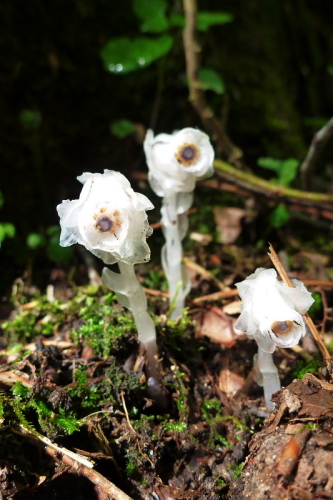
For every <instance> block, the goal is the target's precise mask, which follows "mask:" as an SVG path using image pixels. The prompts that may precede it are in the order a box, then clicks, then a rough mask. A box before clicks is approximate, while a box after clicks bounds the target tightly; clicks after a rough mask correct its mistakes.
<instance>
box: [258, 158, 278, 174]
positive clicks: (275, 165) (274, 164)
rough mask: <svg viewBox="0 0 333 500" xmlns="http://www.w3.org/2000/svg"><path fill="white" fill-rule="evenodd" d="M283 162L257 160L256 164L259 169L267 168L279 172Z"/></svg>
mask: <svg viewBox="0 0 333 500" xmlns="http://www.w3.org/2000/svg"><path fill="white" fill-rule="evenodd" d="M282 163H283V161H282V160H277V159H276V158H258V160H257V164H258V165H259V167H262V168H268V169H269V170H274V171H275V172H279V170H280V168H281V165H282Z"/></svg>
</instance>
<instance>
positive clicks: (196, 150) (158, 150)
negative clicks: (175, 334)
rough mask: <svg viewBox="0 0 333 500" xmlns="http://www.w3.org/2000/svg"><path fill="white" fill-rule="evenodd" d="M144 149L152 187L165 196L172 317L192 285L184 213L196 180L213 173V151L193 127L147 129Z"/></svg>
mask: <svg viewBox="0 0 333 500" xmlns="http://www.w3.org/2000/svg"><path fill="white" fill-rule="evenodd" d="M144 150H145V154H146V160H147V164H148V168H149V176H148V179H149V183H150V185H151V188H152V189H153V190H154V191H155V193H156V194H157V195H158V196H162V197H163V206H162V210H161V213H162V228H163V233H164V236H165V240H166V243H165V245H164V247H163V250H162V265H163V268H164V272H165V274H166V276H167V279H168V283H169V292H170V303H171V304H172V306H173V307H174V309H173V312H172V314H171V317H172V318H175V317H177V316H178V315H179V314H180V311H181V309H182V308H183V307H184V302H185V297H186V295H187V293H188V288H189V279H188V276H187V272H186V269H185V268H184V267H183V266H182V264H181V261H182V244H181V241H182V239H183V238H184V236H185V234H186V232H187V227H188V220H187V215H186V213H185V212H186V210H188V209H189V208H190V206H191V205H192V201H193V190H194V188H195V183H196V181H197V180H199V179H203V178H205V177H208V176H210V175H212V173H213V161H214V150H213V148H212V145H211V144H210V142H209V137H208V136H207V135H206V134H204V133H203V132H201V131H200V130H196V129H193V128H184V129H182V130H180V131H178V132H174V133H173V134H171V135H168V134H159V135H157V136H156V137H154V134H153V131H152V130H148V132H147V135H146V139H145V142H144Z"/></svg>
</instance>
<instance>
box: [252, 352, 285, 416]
mask: <svg viewBox="0 0 333 500" xmlns="http://www.w3.org/2000/svg"><path fill="white" fill-rule="evenodd" d="M257 359H258V368H259V371H260V373H261V376H262V385H263V387H264V397H265V404H266V408H267V409H268V410H272V409H273V407H274V404H273V403H272V401H271V398H272V394H274V392H276V391H279V390H280V389H281V384H280V379H279V375H278V371H277V368H276V366H275V364H274V361H273V355H272V354H271V353H269V352H265V351H263V350H262V349H260V347H259V348H258V358H257Z"/></svg>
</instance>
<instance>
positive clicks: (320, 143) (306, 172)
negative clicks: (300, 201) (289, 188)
mask: <svg viewBox="0 0 333 500" xmlns="http://www.w3.org/2000/svg"><path fill="white" fill-rule="evenodd" d="M332 136H333V118H331V119H330V120H329V121H328V122H327V123H326V125H325V126H324V127H323V128H322V129H320V130H319V131H318V132H317V133H316V134H315V135H314V137H313V139H312V142H311V145H310V148H309V152H308V154H307V155H306V158H305V160H304V161H303V163H302V165H301V168H300V173H301V179H302V185H303V188H304V189H309V188H310V180H311V179H310V177H311V174H312V172H313V171H314V169H315V167H316V165H317V163H318V161H319V159H320V157H321V155H322V153H323V150H324V148H325V146H326V144H327V143H328V141H329V140H330V139H331V137H332Z"/></svg>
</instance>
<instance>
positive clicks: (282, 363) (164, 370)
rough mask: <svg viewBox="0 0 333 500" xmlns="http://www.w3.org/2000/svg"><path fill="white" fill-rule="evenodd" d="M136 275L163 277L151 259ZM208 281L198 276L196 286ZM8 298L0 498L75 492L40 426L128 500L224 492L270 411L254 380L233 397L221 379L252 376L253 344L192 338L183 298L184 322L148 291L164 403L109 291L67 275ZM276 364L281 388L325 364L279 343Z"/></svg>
mask: <svg viewBox="0 0 333 500" xmlns="http://www.w3.org/2000/svg"><path fill="white" fill-rule="evenodd" d="M238 253H239V249H237V247H233V248H229V249H226V251H225V253H224V254H223V255H222V256H221V257H222V258H223V260H224V262H225V263H226V269H228V266H227V262H228V260H229V259H235V258H237V255H238ZM204 258H205V259H206V262H207V261H208V259H209V257H208V256H207V254H206V255H205V257H204ZM260 259H261V261H265V259H266V257H261V258H260ZM260 259H259V262H258V265H262V264H261V261H260ZM252 265H254V264H253V263H252ZM264 265H265V264H264ZM244 266H245V268H247V267H248V266H249V267H250V266H251V262H250V260H247V261H245V262H244ZM208 267H209V266H208ZM239 269H240V268H239ZM139 271H141V269H140V268H139ZM211 271H212V274H213V275H214V276H218V277H219V278H221V272H220V270H219V269H217V268H216V269H215V270H214V268H213V266H212V265H211ZM245 272H246V271H245ZM222 278H223V277H222ZM141 280H142V282H143V285H144V286H146V287H147V288H150V289H152V288H154V289H155V290H156V289H157V290H158V289H159V288H160V287H162V288H163V283H164V282H165V280H164V278H163V275H162V273H161V272H160V271H159V268H158V267H157V266H154V265H151V266H147V267H146V269H145V272H144V273H142V276H141ZM215 286H216V285H215V284H214V281H213V280H212V281H211V282H207V281H205V280H200V279H199V280H197V281H196V282H195V283H194V293H196V294H200V293H201V295H202V294H203V291H205V293H207V292H210V291H214V287H215ZM11 300H12V304H13V311H12V313H11V316H10V318H9V319H8V320H6V321H5V322H3V323H2V330H3V337H2V340H3V345H4V349H3V351H2V354H1V362H2V365H1V369H0V383H1V388H2V391H1V393H0V399H1V405H0V409H1V414H0V418H1V429H0V439H1V447H0V450H1V451H0V464H1V467H2V476H1V478H2V479H1V478H0V481H1V482H0V486H1V490H2V492H3V496H4V498H11V497H13V496H14V498H19V499H20V498H24V499H30V498H31V499H32V498H33V499H39V498H46V496H47V495H48V494H49V493H50V491H55V492H58V491H59V492H60V491H62V497H61V498H63V499H66V498H74V497H73V496H70V495H73V490H72V488H71V487H66V484H67V482H68V478H67V475H68V467H67V468H66V467H64V466H63V465H62V464H61V461H60V462H55V461H54V460H51V459H50V458H48V459H46V455H45V452H44V451H43V446H42V445H41V443H39V444H38V434H36V433H39V434H40V435H43V436H46V437H48V438H50V439H51V440H52V441H54V442H55V443H57V444H58V445H60V446H65V447H66V448H68V449H71V450H73V451H78V452H79V453H81V454H82V453H83V454H84V455H86V456H88V457H90V458H92V459H93V460H94V461H95V463H96V465H95V468H96V470H98V471H100V472H101V473H102V474H103V475H105V476H106V477H107V478H108V479H109V480H111V481H112V482H114V483H115V484H116V485H118V487H119V488H121V489H122V490H123V491H125V492H126V493H127V494H128V495H130V496H131V497H132V498H134V499H138V500H139V499H143V498H145V499H146V498H147V499H155V498H157V497H158V498H164V497H163V495H164V496H167V495H169V496H173V498H194V499H199V498H200V499H213V500H217V499H223V498H228V495H229V491H231V490H230V487H231V486H232V485H233V484H234V482H235V481H236V480H237V478H240V477H241V475H242V468H243V466H244V462H245V460H246V457H247V455H248V443H249V441H250V440H251V438H252V437H253V435H254V434H256V433H257V432H258V431H260V429H261V428H262V425H263V421H264V418H265V416H266V414H265V410H264V404H263V398H262V389H261V388H260V387H258V386H257V385H256V384H255V382H253V383H252V384H251V385H250V387H249V388H248V389H247V390H246V393H245V394H243V396H242V397H241V398H237V397H236V398H234V397H231V395H232V394H233V395H235V392H236V391H235V390H233V389H232V388H230V387H231V386H230V383H231V382H230V381H229V382H228V381H226V380H229V379H228V377H229V378H230V377H233V376H237V377H239V380H240V381H241V382H238V384H240V385H239V386H242V384H244V382H245V381H246V380H248V379H247V377H248V376H249V374H250V373H251V368H252V359H253V355H254V354H255V352H256V347H255V345H254V342H252V341H250V340H248V339H246V338H242V337H240V338H239V339H237V340H235V341H233V342H232V343H231V344H230V345H228V346H227V345H226V344H223V342H222V343H221V344H217V343H213V342H211V341H210V340H209V339H208V338H207V337H200V336H199V337H198V336H197V333H198V327H197V325H196V324H195V322H194V321H193V315H194V314H195V312H196V310H197V307H194V306H193V305H191V301H189V307H188V309H187V311H185V312H184V315H183V316H182V318H180V319H179V320H177V321H172V320H169V319H168V316H167V310H168V307H167V301H166V299H165V298H163V296H162V297H159V296H157V297H155V296H151V297H150V298H149V309H150V311H153V312H152V314H153V315H154V320H155V323H156V329H157V338H158V345H159V355H160V360H159V370H160V376H161V384H162V386H163V387H164V388H165V389H164V392H163V398H164V400H163V402H162V403H161V399H160V398H159V399H158V400H154V397H152V394H151V392H150V391H149V387H148V386H147V381H146V375H145V366H144V357H143V355H142V352H141V351H142V350H141V349H140V346H139V345H138V342H137V340H136V329H135V325H134V322H133V319H132V316H131V314H130V313H129V312H128V311H126V310H125V309H124V308H122V307H121V306H120V305H119V304H118V303H117V301H116V298H115V296H114V295H113V294H112V293H109V292H108V291H107V290H106V289H104V288H103V287H96V286H95V287H93V286H89V285H88V286H85V287H76V288H75V287H73V286H72V285H69V284H68V283H67V282H66V281H64V282H63V283H61V284H60V285H59V284H58V286H57V287H55V288H54V289H53V293H52V294H51V295H50V290H49V295H48V296H46V295H42V294H41V293H40V292H39V291H36V290H32V289H29V287H26V286H23V285H22V286H21V287H17V286H16V287H14V293H13V295H12V298H11ZM233 300H235V299H234V298H232V299H228V300H227V301H226V302H224V304H227V303H228V302H229V303H231V302H232V301H233ZM215 306H219V307H220V306H221V303H219V304H215ZM209 307H211V305H210V306H200V308H201V309H202V310H205V309H207V308H208V309H209ZM208 309H207V310H208ZM316 314H320V311H319V313H318V311H317V313H316ZM276 362H277V364H278V365H279V367H280V375H281V378H282V383H283V384H284V385H286V384H287V383H289V382H291V381H292V380H293V378H294V377H297V376H300V377H301V376H303V375H304V373H306V372H312V373H313V372H314V373H317V371H318V369H320V366H321V365H322V363H321V361H320V359H319V357H318V356H317V355H316V354H312V355H309V354H308V355H307V361H305V360H304V359H303V358H302V353H301V354H297V353H295V352H292V351H288V352H287V351H286V350H284V351H279V352H277V354H276ZM226 376H227V379H226V378H225V377H226ZM245 385H246V384H245ZM228 391H229V392H230V393H229V392H228ZM27 433H28V434H27ZM34 435H35V440H34V439H33V438H34ZM36 436H37V437H36ZM41 478H42V480H41ZM61 478H62V480H61ZM73 484H74V482H73ZM63 488H65V489H63ZM86 488H87V484H86V481H85V479H84V478H82V482H81V483H80V481H77V478H76V479H75V495H76V496H75V498H78V499H79V498H91V499H95V498H96V499H97V498H102V497H99V496H98V493H96V491H95V490H94V488H92V489H91V485H90V486H89V488H90V490H89V491H90V493H89V497H84V494H85V493H84V492H85V490H86ZM86 491H88V490H86ZM57 494H58V493H54V495H57ZM66 495H68V496H66ZM154 495H155V496H154ZM54 498H58V496H54Z"/></svg>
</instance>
